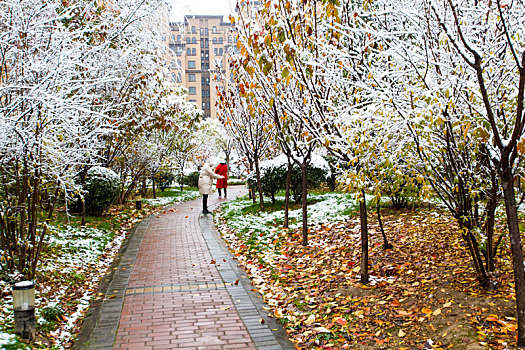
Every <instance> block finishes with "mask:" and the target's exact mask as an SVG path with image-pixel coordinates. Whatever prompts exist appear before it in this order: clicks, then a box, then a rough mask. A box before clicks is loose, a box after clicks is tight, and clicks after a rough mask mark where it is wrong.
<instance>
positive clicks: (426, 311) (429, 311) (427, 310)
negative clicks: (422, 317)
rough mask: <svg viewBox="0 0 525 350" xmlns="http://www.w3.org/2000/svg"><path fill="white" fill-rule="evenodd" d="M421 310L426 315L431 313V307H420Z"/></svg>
mask: <svg viewBox="0 0 525 350" xmlns="http://www.w3.org/2000/svg"><path fill="white" fill-rule="evenodd" d="M421 312H422V313H424V314H426V315H430V314H431V313H432V309H429V308H428V307H424V308H422V309H421Z"/></svg>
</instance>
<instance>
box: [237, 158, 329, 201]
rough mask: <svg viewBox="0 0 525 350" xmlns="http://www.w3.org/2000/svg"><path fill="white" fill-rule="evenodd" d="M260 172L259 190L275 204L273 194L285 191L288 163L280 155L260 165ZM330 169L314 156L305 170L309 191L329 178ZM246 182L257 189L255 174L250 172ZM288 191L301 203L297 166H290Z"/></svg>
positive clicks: (323, 161)
mask: <svg viewBox="0 0 525 350" xmlns="http://www.w3.org/2000/svg"><path fill="white" fill-rule="evenodd" d="M260 170H261V188H262V191H263V193H264V195H265V196H267V197H270V198H271V199H272V203H274V204H275V194H276V193H277V192H279V191H281V190H284V189H286V175H287V172H288V161H287V159H286V156H285V155H284V154H283V155H280V156H278V157H276V158H274V159H270V160H267V161H263V162H261V163H260ZM330 174H331V173H330V167H329V166H328V163H327V162H326V161H325V160H324V159H323V158H322V157H320V156H317V155H314V156H313V158H312V162H311V163H310V165H309V166H308V169H307V179H306V181H307V186H308V188H309V189H314V188H318V187H319V186H320V185H321V183H323V182H326V180H327V178H328V177H329V176H330ZM247 181H248V183H249V185H250V187H252V188H257V178H256V174H255V172H252V173H251V174H250V175H249V176H248V178H247ZM290 190H291V193H292V198H293V199H294V201H296V202H297V203H299V202H300V201H301V193H302V178H301V168H300V167H299V166H298V165H297V164H293V166H292V179H291V182H290Z"/></svg>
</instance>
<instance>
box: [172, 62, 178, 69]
mask: <svg viewBox="0 0 525 350" xmlns="http://www.w3.org/2000/svg"><path fill="white" fill-rule="evenodd" d="M171 68H173V69H175V68H177V65H176V64H175V61H171Z"/></svg>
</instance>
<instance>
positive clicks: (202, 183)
mask: <svg viewBox="0 0 525 350" xmlns="http://www.w3.org/2000/svg"><path fill="white" fill-rule="evenodd" d="M215 164H217V163H215ZM215 164H213V163H212V161H211V159H207V160H206V162H204V164H203V165H202V168H201V171H200V173H199V193H200V194H202V213H203V214H210V213H211V211H209V210H208V195H210V194H212V193H213V179H222V178H224V176H222V175H219V174H215V173H214V172H213V168H212V166H213V165H215Z"/></svg>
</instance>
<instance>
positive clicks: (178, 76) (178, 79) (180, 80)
mask: <svg viewBox="0 0 525 350" xmlns="http://www.w3.org/2000/svg"><path fill="white" fill-rule="evenodd" d="M176 81H177V83H182V74H181V73H177V79H176Z"/></svg>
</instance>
